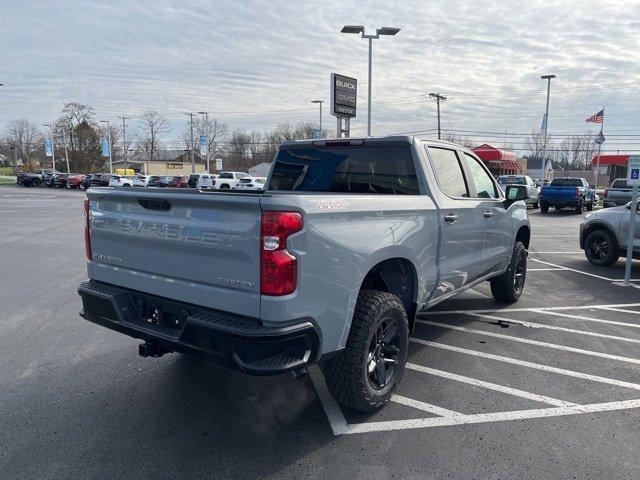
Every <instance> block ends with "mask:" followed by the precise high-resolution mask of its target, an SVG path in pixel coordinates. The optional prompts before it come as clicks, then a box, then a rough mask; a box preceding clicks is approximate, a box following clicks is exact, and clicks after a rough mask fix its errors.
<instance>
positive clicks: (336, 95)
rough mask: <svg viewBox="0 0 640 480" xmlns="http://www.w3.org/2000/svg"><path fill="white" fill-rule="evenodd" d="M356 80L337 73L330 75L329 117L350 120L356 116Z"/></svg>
mask: <svg viewBox="0 0 640 480" xmlns="http://www.w3.org/2000/svg"><path fill="white" fill-rule="evenodd" d="M357 98H358V80H357V79H355V78H351V77H345V76H344V75H338V74H337V73H332V74H331V115H335V116H336V117H346V118H352V117H355V116H356V103H357V102H356V100H357Z"/></svg>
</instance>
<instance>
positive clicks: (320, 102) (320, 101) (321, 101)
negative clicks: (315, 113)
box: [311, 100, 324, 138]
mask: <svg viewBox="0 0 640 480" xmlns="http://www.w3.org/2000/svg"><path fill="white" fill-rule="evenodd" d="M311 103H317V104H318V105H319V106H320V138H322V104H323V103H324V100H311Z"/></svg>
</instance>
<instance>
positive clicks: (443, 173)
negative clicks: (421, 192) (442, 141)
mask: <svg viewBox="0 0 640 480" xmlns="http://www.w3.org/2000/svg"><path fill="white" fill-rule="evenodd" d="M429 156H430V157H431V162H432V164H433V169H434V170H435V173H436V177H437V179H438V186H439V187H440V190H442V191H443V192H444V193H446V194H447V195H449V196H450V197H468V196H469V189H468V188H467V183H466V181H465V179H464V175H463V173H462V166H461V165H460V160H458V154H457V153H456V152H455V151H454V150H449V149H447V148H437V147H429Z"/></svg>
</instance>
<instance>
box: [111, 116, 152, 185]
mask: <svg viewBox="0 0 640 480" xmlns="http://www.w3.org/2000/svg"><path fill="white" fill-rule="evenodd" d="M100 123H106V124H107V136H108V139H109V173H113V158H112V156H111V124H110V123H109V120H100ZM145 173H147V172H146V171H145Z"/></svg>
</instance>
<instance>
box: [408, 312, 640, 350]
mask: <svg viewBox="0 0 640 480" xmlns="http://www.w3.org/2000/svg"><path fill="white" fill-rule="evenodd" d="M467 315H469V316H472V317H477V318H486V319H487V320H496V321H498V322H508V323H515V324H518V325H523V326H525V327H531V328H544V329H547V330H558V331H560V332H567V333H575V334H578V335H587V336H590V337H600V338H608V339H611V340H619V341H621V342H630V343H640V340H638V339H636V338H629V337H620V336H618V335H608V334H606V333H596V332H590V331H588V330H576V329H574V328H566V327H558V326H556V325H546V324H544V323H535V322H528V321H526V320H513V319H511V318H505V317H498V316H495V315H486V314H484V313H468V314H467ZM416 321H417V322H420V323H425V321H424V320H416ZM628 325H631V326H634V327H640V325H634V324H633V323H630V324H628Z"/></svg>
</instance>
